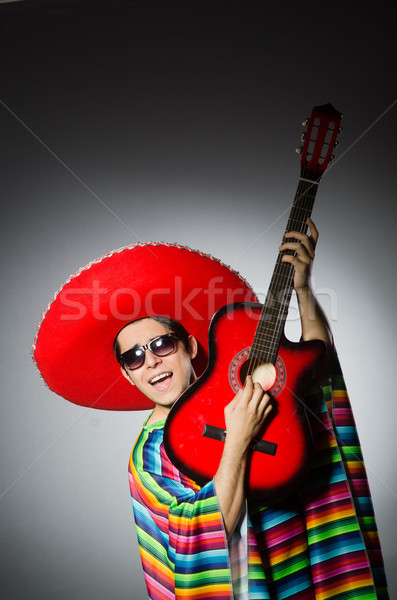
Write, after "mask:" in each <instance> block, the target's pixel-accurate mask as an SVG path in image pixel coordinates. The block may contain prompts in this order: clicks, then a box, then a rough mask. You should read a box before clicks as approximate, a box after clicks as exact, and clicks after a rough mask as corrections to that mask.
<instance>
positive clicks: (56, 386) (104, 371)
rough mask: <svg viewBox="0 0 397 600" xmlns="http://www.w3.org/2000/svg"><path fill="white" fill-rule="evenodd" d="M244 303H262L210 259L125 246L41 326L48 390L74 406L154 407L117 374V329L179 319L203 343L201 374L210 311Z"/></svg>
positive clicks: (82, 280) (63, 298) (57, 299)
mask: <svg viewBox="0 0 397 600" xmlns="http://www.w3.org/2000/svg"><path fill="white" fill-rule="evenodd" d="M239 301H242V302H255V301H257V299H256V296H255V294H254V292H253V291H252V288H251V287H250V285H249V284H248V283H247V281H246V280H245V279H243V278H242V277H241V276H240V275H239V274H238V273H237V272H236V271H234V270H233V269H231V268H230V267H228V266H227V265H225V264H223V263H222V262H221V261H220V260H217V259H215V258H213V257H212V256H210V255H208V254H204V253H202V252H199V251H197V250H192V249H190V248H188V247H186V246H178V245H176V244H166V243H141V244H137V245H133V246H127V247H124V248H121V249H119V250H115V251H114V252H111V253H109V254H106V255H105V256H103V257H101V258H99V259H97V260H94V261H92V262H91V263H89V264H88V265H86V266H85V267H83V268H82V269H80V270H79V271H78V272H77V273H75V274H74V275H72V276H71V277H70V278H69V279H68V280H67V281H66V282H65V284H64V285H63V286H62V287H61V288H60V289H59V290H58V291H57V292H56V294H55V296H54V297H53V298H52V300H51V302H50V303H49V305H48V307H47V309H46V311H45V312H44V314H43V317H42V319H41V321H40V323H39V326H38V328H37V332H36V337H35V341H34V344H33V350H32V356H33V359H34V360H35V362H36V364H37V367H38V369H39V371H40V373H41V375H42V377H43V379H44V380H45V382H46V384H47V385H48V387H49V388H50V389H51V390H52V391H54V392H56V393H57V394H59V395H60V396H62V397H64V398H66V399H67V400H69V401H71V402H74V403H75V404H79V405H81V406H88V407H92V408H98V409H107V410H143V409H148V408H152V407H153V404H152V402H151V401H150V400H148V399H147V398H146V397H145V396H143V395H142V394H141V393H140V392H139V391H138V390H137V389H136V388H134V387H133V386H131V385H130V384H129V383H128V382H127V381H126V380H125V378H124V377H123V376H122V375H121V373H120V366H119V365H118V363H117V361H116V359H115V357H114V354H113V341H114V338H115V337H116V335H117V333H118V332H119V331H120V329H121V328H122V327H124V326H125V325H126V324H127V323H129V322H131V321H133V320H136V319H139V318H142V317H147V316H154V315H161V316H167V317H170V318H172V319H175V320H177V321H179V322H181V323H182V324H183V325H184V327H185V328H186V329H187V331H188V332H189V333H191V334H192V335H194V336H195V337H196V338H197V340H198V343H199V354H198V356H197V357H196V359H195V370H196V372H197V374H198V375H200V374H201V373H202V372H203V371H204V369H205V366H206V364H207V350H208V343H207V334H208V327H209V323H210V320H211V318H212V316H213V314H214V313H215V312H216V311H217V310H218V309H219V308H221V307H222V306H224V305H225V304H230V303H231V302H239Z"/></svg>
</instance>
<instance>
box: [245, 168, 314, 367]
mask: <svg viewBox="0 0 397 600" xmlns="http://www.w3.org/2000/svg"><path fill="white" fill-rule="evenodd" d="M314 177H315V176H313V175H312V174H311V173H308V172H302V173H301V176H300V178H299V184H298V188H297V191H296V194H295V199H294V203H293V205H292V209H291V213H290V216H289V219H288V224H287V227H286V230H285V233H287V232H290V231H298V232H300V233H306V231H307V223H306V221H307V218H308V217H310V216H311V213H312V210H313V204H314V199H315V197H316V193H317V188H318V183H319V181H320V177H319V176H317V178H316V179H315V178H314ZM288 241H289V242H294V241H297V240H295V239H294V238H288ZM284 254H295V252H294V251H293V250H285V251H284V252H279V255H278V257H277V261H276V266H275V268H274V271H273V275H272V278H271V282H270V286H269V291H268V293H267V296H266V300H265V303H264V306H263V310H262V314H261V316H260V320H259V324H258V327H257V330H256V334H255V338H254V341H253V344H252V347H251V353H250V364H251V365H252V366H251V371H252V370H253V369H254V368H255V365H256V362H257V361H260V362H270V363H272V364H275V363H276V360H277V355H278V349H279V346H280V341H281V337H282V334H283V331H284V325H285V321H286V319H287V315H288V308H289V303H290V300H291V295H292V291H293V288H294V267H293V266H292V265H291V264H289V263H285V262H282V261H281V259H282V257H283V255H284Z"/></svg>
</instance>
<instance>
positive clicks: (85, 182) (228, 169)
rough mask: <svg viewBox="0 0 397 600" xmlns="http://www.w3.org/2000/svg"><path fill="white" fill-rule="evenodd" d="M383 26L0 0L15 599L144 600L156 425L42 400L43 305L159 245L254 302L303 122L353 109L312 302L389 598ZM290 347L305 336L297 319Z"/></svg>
mask: <svg viewBox="0 0 397 600" xmlns="http://www.w3.org/2000/svg"><path fill="white" fill-rule="evenodd" d="M48 5H51V6H50V8H48ZM389 10H392V7H391V5H390V3H387V4H386V3H385V4H383V3H379V2H378V3H377V4H376V7H373V6H372V5H370V4H367V3H364V4H363V3H351V4H350V7H347V5H344V3H341V2H334V3H332V4H330V3H323V4H320V3H319V2H311V1H309V2H306V3H298V2H291V3H287V2H279V3H278V4H277V7H276V6H272V7H269V3H266V2H259V1H252V0H247V1H245V2H234V3H233V2H232V3H231V2H220V1H217V0H213V1H212V2H203V1H201V0H197V1H194V2H193V1H189V0H185V1H184V2H177V1H164V2H163V1H159V2H156V1H152V0H146V1H136V2H120V1H113V2H106V1H103V2H99V1H97V2H95V1H92V2H87V1H86V2H73V1H69V2H57V1H55V0H53V1H52V2H47V3H46V2H36V3H35V2H30V3H29V2H18V3H14V4H13V5H12V6H11V8H10V7H9V6H7V5H6V4H3V3H2V4H0V21H1V36H0V39H1V42H0V44H1V48H0V56H1V61H2V65H1V80H0V85H1V94H0V100H1V104H0V144H1V199H2V209H3V210H2V219H1V228H2V233H1V238H0V241H1V246H2V249H1V256H2V279H1V281H2V294H1V315H2V352H1V384H2V400H1V412H2V415H1V441H0V444H1V446H0V455H1V458H2V461H1V463H2V472H1V496H0V518H1V530H0V538H1V540H2V544H1V552H2V556H1V561H0V564H1V588H0V595H1V597H2V598H5V599H19V598H25V597H29V598H40V599H46V598H48V599H54V598H56V599H68V598H77V599H80V598H81V599H91V598H96V599H105V598H110V597H112V598H117V599H127V598H144V597H146V592H145V586H144V582H143V577H142V574H141V567H140V561H139V555H138V549H137V544H136V539H135V531H134V524H133V515H132V509H131V506H130V498H129V491H128V482H127V461H128V457H129V452H130V449H131V447H132V444H133V442H134V440H135V438H136V436H137V434H138V432H139V429H140V425H141V423H142V421H143V419H144V418H145V417H146V413H145V412H142V413H116V412H101V411H97V410H87V409H84V408H80V407H78V406H74V405H72V404H70V403H68V402H66V401H65V400H63V399H62V398H59V397H57V396H56V395H54V394H52V393H51V392H50V391H49V390H48V389H46V388H45V386H44V385H43V382H42V381H41V379H40V377H39V375H38V373H37V372H36V370H35V367H34V365H33V363H32V361H31V359H30V356H29V352H30V347H31V344H32V341H33V337H34V333H35V329H36V326H37V323H38V321H39V319H40V316H41V313H42V311H43V310H44V308H45V306H46V305H47V303H48V301H49V300H50V298H51V296H52V294H53V293H54V292H55V290H56V289H57V288H58V287H59V286H60V285H61V284H62V283H63V282H64V281H65V280H66V279H67V277H68V276H69V275H70V274H71V273H73V272H75V271H76V270H77V269H78V268H79V267H80V266H82V265H84V264H86V263H87V262H89V261H90V260H92V259H94V258H96V257H98V256H100V255H102V254H104V253H106V252H108V251H110V250H112V249H114V248H118V247H121V246H123V245H127V244H131V243H135V242H137V241H147V240H165V241H169V242H178V243H181V244H187V245H189V246H191V247H193V248H199V249H200V250H203V251H205V252H209V253H211V254H213V255H215V256H217V257H219V258H221V259H222V260H224V261H225V262H226V263H227V264H231V265H232V266H233V267H234V268H236V269H238V270H239V271H240V272H241V274H242V275H243V276H245V277H246V278H247V279H248V280H249V281H250V282H251V284H252V285H253V286H254V288H255V289H256V290H257V292H258V293H259V294H263V293H264V292H265V290H266V289H267V286H268V282H269V278H270V275H271V271H272V269H273V266H274V262H275V258H276V252H277V247H278V244H279V241H280V238H281V235H282V232H283V229H284V227H285V224H286V220H287V215H288V211H289V207H290V205H291V201H292V199H293V196H294V194H295V189H296V183H297V178H298V174H299V160H298V159H297V157H296V155H295V153H294V149H295V147H296V146H297V145H299V136H300V133H301V125H300V123H301V121H302V120H303V119H304V118H305V117H307V116H309V114H310V110H311V108H312V106H314V105H318V104H324V103H326V102H332V103H333V104H334V106H335V107H336V108H337V109H339V110H340V111H341V112H343V113H344V122H343V126H344V131H343V133H342V135H341V137H340V146H339V149H338V152H337V160H336V161H335V162H334V164H333V166H332V168H331V169H330V170H329V171H328V172H327V173H326V175H325V176H324V178H323V182H322V185H321V187H320V190H319V194H318V199H317V201H316V206H315V210H314V215H313V216H314V218H315V221H316V223H317V225H318V227H319V229H320V236H321V237H320V241H319V245H318V251H317V257H316V264H315V268H314V288H315V291H316V292H317V293H318V295H319V298H320V300H321V301H322V304H323V306H324V308H325V310H326V311H327V314H328V316H329V318H330V319H331V321H332V327H333V331H334V335H335V340H336V344H337V347H338V349H339V353H340V356H341V361H342V365H343V367H344V371H345V375H346V379H347V383H348V387H349V390H350V395H351V400H352V404H353V406H354V411H355V416H356V420H357V424H358V428H359V433H360V437H361V442H362V446H363V450H364V455H365V459H366V465H367V469H368V473H369V479H370V484H371V490H372V495H373V500H374V504H375V509H376V515H377V520H378V525H379V530H380V534H381V538H382V542H383V551H384V557H385V561H386V566H387V568H388V575H389V580H390V584H391V589H392V597H393V591H394V596H395V595H396V593H397V579H396V569H395V566H396V550H395V539H396V536H397V530H396V521H397V519H396V507H397V500H396V493H397V485H396V468H395V454H396V441H395V440H396V434H395V420H396V418H395V417H396V409H395V396H394V379H395V370H396V367H395V337H396V325H395V323H396V321H395V316H394V308H395V299H394V295H395V290H396V276H395V271H396V269H395V256H396V242H395V216H396V209H395V205H394V195H395V188H396V150H395V133H396V120H397V106H396V104H395V102H396V98H397V94H396V87H395V72H396V65H395V55H396V47H395V44H394V42H393V38H395V33H394V31H393V30H392V27H393V19H392V15H391V14H388V11H389ZM288 331H289V334H290V337H296V336H297V335H298V332H297V322H296V313H295V312H294V309H292V311H291V317H290V319H289V323H288ZM54 343H56V340H54ZM87 368H88V369H89V368H90V365H89V363H88V364H87Z"/></svg>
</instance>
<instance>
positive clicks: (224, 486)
mask: <svg viewBox="0 0 397 600" xmlns="http://www.w3.org/2000/svg"><path fill="white" fill-rule="evenodd" d="M271 409H272V405H271V402H270V396H269V394H267V393H265V392H264V391H263V389H262V387H261V385H260V384H259V383H255V384H254V383H253V382H252V378H251V377H250V376H248V377H247V380H246V384H245V388H244V390H241V392H239V393H238V394H237V395H236V396H235V398H234V399H233V400H232V401H231V402H230V403H229V404H228V405H227V406H226V408H225V420H226V440H225V445H224V448H223V454H222V458H221V461H220V463H219V467H218V470H217V472H216V474H215V478H214V480H215V488H216V492H217V495H218V501H219V506H220V509H221V512H222V517H223V522H224V525H225V530H226V534H227V537H228V538H230V536H231V535H232V533H233V531H234V528H235V526H236V523H237V521H238V519H239V517H240V514H241V510H242V509H243V506H244V501H245V496H246V489H245V474H246V469H247V458H248V448H249V445H250V443H251V441H252V440H253V439H254V438H255V436H256V435H257V434H258V433H259V431H260V429H261V427H262V426H263V423H264V420H265V419H266V417H267V415H268V414H269V413H270V411H271Z"/></svg>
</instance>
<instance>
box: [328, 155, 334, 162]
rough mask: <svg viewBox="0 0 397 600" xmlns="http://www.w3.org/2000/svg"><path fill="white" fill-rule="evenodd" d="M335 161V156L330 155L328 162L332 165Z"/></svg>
mask: <svg viewBox="0 0 397 600" xmlns="http://www.w3.org/2000/svg"><path fill="white" fill-rule="evenodd" d="M334 160H335V154H331V158H330V159H329V162H330V163H332V162H333V161H334Z"/></svg>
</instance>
